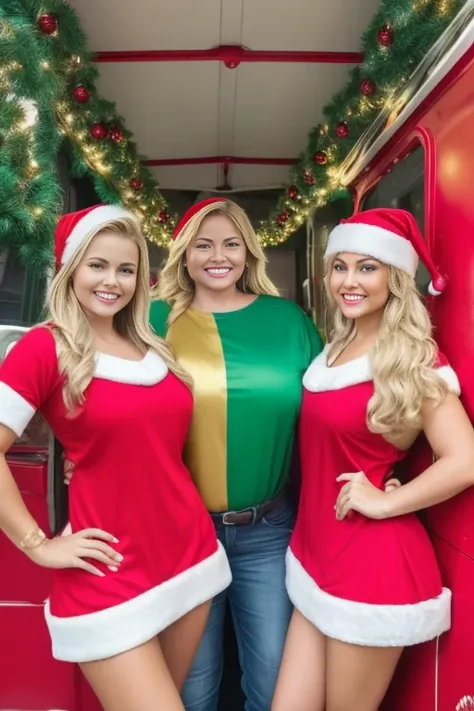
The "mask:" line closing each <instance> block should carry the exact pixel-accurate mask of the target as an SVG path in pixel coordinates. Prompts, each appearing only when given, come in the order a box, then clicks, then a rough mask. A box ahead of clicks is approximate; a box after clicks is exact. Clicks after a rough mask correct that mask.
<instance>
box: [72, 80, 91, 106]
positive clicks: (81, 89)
mask: <svg viewBox="0 0 474 711" xmlns="http://www.w3.org/2000/svg"><path fill="white" fill-rule="evenodd" d="M72 95H73V97H74V99H75V100H76V101H77V102H78V103H79V104H86V103H87V102H88V101H89V99H90V97H91V95H90V92H89V89H86V87H85V86H82V84H79V85H78V86H76V87H75V88H74V90H73V92H72Z"/></svg>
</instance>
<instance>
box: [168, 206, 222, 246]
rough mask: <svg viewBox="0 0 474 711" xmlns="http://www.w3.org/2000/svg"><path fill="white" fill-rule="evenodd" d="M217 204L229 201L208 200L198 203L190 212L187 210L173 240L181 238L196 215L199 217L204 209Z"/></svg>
mask: <svg viewBox="0 0 474 711" xmlns="http://www.w3.org/2000/svg"><path fill="white" fill-rule="evenodd" d="M215 202H228V200H227V199H226V198H222V197H215V198H208V199H207V200H201V201H200V202H196V203H195V204H194V205H192V206H191V207H190V208H189V210H186V212H185V213H184V215H183V216H182V218H181V219H180V221H179V222H178V225H177V227H176V229H175V231H174V234H173V239H177V237H179V235H180V234H181V232H182V231H183V230H184V228H185V227H186V225H187V224H188V222H189V221H190V220H191V218H193V217H195V215H198V214H199V213H200V212H201V210H202V209H203V208H204V207H207V205H212V204H213V203H215Z"/></svg>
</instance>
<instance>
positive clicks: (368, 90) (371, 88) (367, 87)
mask: <svg viewBox="0 0 474 711" xmlns="http://www.w3.org/2000/svg"><path fill="white" fill-rule="evenodd" d="M360 90H361V92H362V93H363V94H364V96H372V94H375V92H376V90H377V87H376V86H375V84H374V82H373V81H371V80H370V79H364V80H363V81H362V83H361V85H360Z"/></svg>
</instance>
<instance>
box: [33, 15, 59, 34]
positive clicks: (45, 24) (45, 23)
mask: <svg viewBox="0 0 474 711" xmlns="http://www.w3.org/2000/svg"><path fill="white" fill-rule="evenodd" d="M38 27H39V29H40V30H41V32H42V33H43V34H44V35H54V33H55V32H57V29H58V18H57V17H56V15H52V14H51V13H50V12H44V13H43V14H42V15H40V16H39V17H38Z"/></svg>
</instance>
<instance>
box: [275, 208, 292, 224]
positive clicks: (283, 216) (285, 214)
mask: <svg viewBox="0 0 474 711" xmlns="http://www.w3.org/2000/svg"><path fill="white" fill-rule="evenodd" d="M289 216H290V214H289V213H288V212H287V211H286V210H283V212H280V214H279V215H278V217H277V218H276V222H277V224H279V225H284V224H285V222H286V221H287V219H288V218H289Z"/></svg>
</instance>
